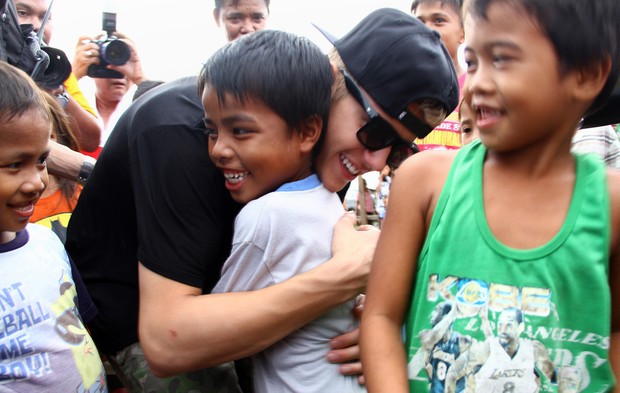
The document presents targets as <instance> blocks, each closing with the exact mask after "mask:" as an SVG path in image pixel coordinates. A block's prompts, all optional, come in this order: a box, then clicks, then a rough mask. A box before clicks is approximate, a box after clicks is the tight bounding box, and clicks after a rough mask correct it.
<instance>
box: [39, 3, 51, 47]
mask: <svg viewBox="0 0 620 393" xmlns="http://www.w3.org/2000/svg"><path fill="white" fill-rule="evenodd" d="M53 4H54V0H50V5H49V7H47V11H45V15H44V16H43V21H42V22H41V27H40V28H39V32H38V33H37V41H38V42H39V46H40V45H41V42H43V30H45V25H46V24H47V21H48V20H49V18H50V14H51V13H52V5H53ZM45 44H46V45H49V44H50V43H49V42H46V43H45Z"/></svg>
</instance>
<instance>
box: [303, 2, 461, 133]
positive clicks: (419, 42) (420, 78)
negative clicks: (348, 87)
mask: <svg viewBox="0 0 620 393" xmlns="http://www.w3.org/2000/svg"><path fill="white" fill-rule="evenodd" d="M315 27H316V28H317V29H318V30H319V31H320V32H321V33H322V34H323V35H324V36H325V37H326V38H327V39H328V40H329V41H330V42H331V43H332V44H333V45H334V47H335V48H336V50H337V51H338V54H339V55H340V57H341V58H342V61H343V62H344V64H345V66H346V68H347V70H348V71H349V73H350V74H351V75H352V76H353V78H355V80H356V81H357V83H358V84H360V85H361V86H362V87H363V88H364V90H366V92H367V93H368V94H369V95H370V96H371V97H372V99H373V100H375V102H377V104H379V106H380V107H381V108H382V109H383V110H384V111H385V112H387V113H388V114H389V115H390V116H392V117H394V118H396V119H401V118H402V116H403V114H404V112H405V110H406V109H407V106H408V105H409V104H411V103H412V102H414V101H418V100H422V99H426V98H432V99H435V100H437V101H438V102H439V103H441V104H442V105H443V106H444V107H445V109H446V111H447V112H448V113H451V112H452V111H453V110H454V109H455V108H456V107H457V105H458V102H459V84H458V78H457V75H456V71H455V69H454V64H453V63H452V58H451V57H450V54H449V53H448V51H447V50H446V48H445V46H444V45H443V43H442V42H441V38H440V36H439V33H437V32H435V31H433V30H431V29H429V28H428V27H426V26H425V25H424V23H422V22H420V21H419V20H418V19H417V18H414V17H413V16H411V15H409V14H406V13H404V12H402V11H399V10H397V9H393V8H381V9H378V10H376V11H373V12H372V13H370V14H369V15H368V16H366V17H365V18H364V19H363V20H362V21H361V22H359V23H358V24H357V25H356V26H355V27H354V28H353V29H352V30H351V31H350V32H349V33H347V34H346V35H345V36H344V37H342V38H336V37H334V36H333V35H331V34H329V33H328V32H326V31H324V30H323V29H321V28H320V27H318V26H316V25H315ZM431 130H432V128H431V127H429V129H427V130H418V131H417V132H416V134H417V136H418V137H419V138H424V137H425V136H426V135H427V134H428V133H429V132H430V131H431Z"/></svg>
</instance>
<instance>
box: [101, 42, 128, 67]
mask: <svg viewBox="0 0 620 393" xmlns="http://www.w3.org/2000/svg"><path fill="white" fill-rule="evenodd" d="M130 56H131V49H129V46H128V45H127V44H126V43H124V42H123V41H120V40H111V41H107V42H104V43H103V44H102V45H101V58H102V59H103V60H104V61H105V62H107V63H109V64H113V65H123V64H125V63H127V61H128V60H129V57H130Z"/></svg>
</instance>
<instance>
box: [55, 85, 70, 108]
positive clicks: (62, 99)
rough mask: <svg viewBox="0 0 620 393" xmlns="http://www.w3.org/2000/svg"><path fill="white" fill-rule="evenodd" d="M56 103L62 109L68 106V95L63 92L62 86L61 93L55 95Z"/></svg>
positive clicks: (65, 91)
mask: <svg viewBox="0 0 620 393" xmlns="http://www.w3.org/2000/svg"><path fill="white" fill-rule="evenodd" d="M56 101H57V102H58V103H59V104H60V106H61V107H62V108H63V109H64V108H66V107H67V105H69V94H68V93H67V90H65V87H64V86H62V92H60V93H58V94H56Z"/></svg>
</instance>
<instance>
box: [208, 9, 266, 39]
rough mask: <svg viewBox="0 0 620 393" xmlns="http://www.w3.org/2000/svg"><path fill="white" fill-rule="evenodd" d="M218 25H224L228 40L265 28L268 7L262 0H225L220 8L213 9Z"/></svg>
mask: <svg viewBox="0 0 620 393" xmlns="http://www.w3.org/2000/svg"><path fill="white" fill-rule="evenodd" d="M213 17H214V18H215V23H216V24H217V26H218V27H224V29H225V30H226V38H227V40H228V41H234V40H236V39H237V38H239V37H241V36H242V35H245V34H250V33H254V32H256V31H258V30H262V29H264V28H265V25H266V23H267V19H268V18H269V9H268V8H267V5H266V4H265V1H264V0H237V1H234V0H226V1H225V2H224V6H223V7H222V8H216V9H214V10H213Z"/></svg>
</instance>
